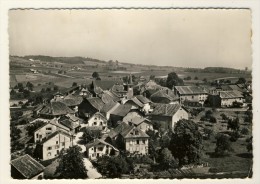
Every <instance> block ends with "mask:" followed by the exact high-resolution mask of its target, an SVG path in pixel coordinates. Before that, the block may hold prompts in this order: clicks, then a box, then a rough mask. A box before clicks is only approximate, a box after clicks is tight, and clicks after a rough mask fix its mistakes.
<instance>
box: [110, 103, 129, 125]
mask: <svg viewBox="0 0 260 184" xmlns="http://www.w3.org/2000/svg"><path fill="white" fill-rule="evenodd" d="M131 109H132V105H130V104H120V105H119V106H118V107H117V108H115V109H114V110H113V111H112V112H111V113H110V121H111V123H112V124H113V125H116V124H117V122H118V121H122V120H123V118H124V117H125V116H126V115H127V114H128V113H129V112H130V111H131Z"/></svg>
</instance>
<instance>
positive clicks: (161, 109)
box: [149, 104, 189, 130]
mask: <svg viewBox="0 0 260 184" xmlns="http://www.w3.org/2000/svg"><path fill="white" fill-rule="evenodd" d="M154 106H155V107H154V109H153V111H152V113H151V114H150V115H149V116H150V119H151V121H152V122H153V123H154V124H155V126H156V127H158V128H162V129H164V130H168V129H173V128H174V125H175V123H176V122H178V121H179V120H180V119H188V116H189V115H188V112H187V111H186V110H185V109H184V108H183V107H182V106H181V105H179V104H154Z"/></svg>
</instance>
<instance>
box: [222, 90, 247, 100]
mask: <svg viewBox="0 0 260 184" xmlns="http://www.w3.org/2000/svg"><path fill="white" fill-rule="evenodd" d="M219 96H220V98H227V99H230V98H243V95H242V94H241V93H240V92H239V91H235V90H234V91H220V92H219Z"/></svg>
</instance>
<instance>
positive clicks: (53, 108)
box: [39, 101, 74, 115]
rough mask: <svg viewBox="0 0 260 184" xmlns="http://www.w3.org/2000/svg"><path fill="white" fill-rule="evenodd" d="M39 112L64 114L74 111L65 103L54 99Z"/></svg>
mask: <svg viewBox="0 0 260 184" xmlns="http://www.w3.org/2000/svg"><path fill="white" fill-rule="evenodd" d="M39 113H40V114H46V115H66V114H69V113H74V111H73V110H72V109H70V108H69V107H67V106H66V104H64V103H62V102H59V101H54V102H50V103H49V104H47V105H46V106H45V107H43V108H42V109H41V110H40V112H39Z"/></svg>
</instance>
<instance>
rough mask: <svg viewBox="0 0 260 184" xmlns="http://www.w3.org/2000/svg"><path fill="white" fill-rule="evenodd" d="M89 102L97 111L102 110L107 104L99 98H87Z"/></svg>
mask: <svg viewBox="0 0 260 184" xmlns="http://www.w3.org/2000/svg"><path fill="white" fill-rule="evenodd" d="M87 101H88V102H89V103H90V104H91V105H92V106H93V107H94V108H95V109H97V110H101V109H102V108H103V106H104V105H105V103H104V102H103V101H102V100H101V99H100V98H98V97H93V98H87Z"/></svg>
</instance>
